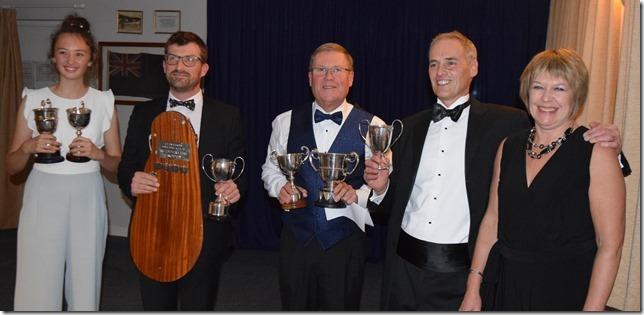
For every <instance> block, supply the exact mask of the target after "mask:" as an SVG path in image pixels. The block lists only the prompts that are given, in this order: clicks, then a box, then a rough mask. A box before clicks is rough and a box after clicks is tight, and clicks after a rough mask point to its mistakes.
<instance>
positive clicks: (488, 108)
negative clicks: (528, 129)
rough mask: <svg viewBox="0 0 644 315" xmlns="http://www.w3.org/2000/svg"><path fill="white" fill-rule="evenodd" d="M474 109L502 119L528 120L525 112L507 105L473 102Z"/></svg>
mask: <svg viewBox="0 0 644 315" xmlns="http://www.w3.org/2000/svg"><path fill="white" fill-rule="evenodd" d="M472 108H475V110H478V111H482V112H485V113H487V114H491V115H496V116H501V117H517V118H527V114H526V112H525V111H524V110H520V109H518V108H516V107H512V106H507V105H499V104H492V103H482V102H479V101H476V100H473V101H472Z"/></svg>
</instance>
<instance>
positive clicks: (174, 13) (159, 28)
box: [154, 10, 181, 34]
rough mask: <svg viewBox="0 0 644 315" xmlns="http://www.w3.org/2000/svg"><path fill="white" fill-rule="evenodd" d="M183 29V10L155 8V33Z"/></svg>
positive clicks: (167, 32)
mask: <svg viewBox="0 0 644 315" xmlns="http://www.w3.org/2000/svg"><path fill="white" fill-rule="evenodd" d="M180 30H181V11H179V10H154V33H156V34H172V33H174V32H177V31H180Z"/></svg>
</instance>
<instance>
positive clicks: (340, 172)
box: [309, 149, 360, 208]
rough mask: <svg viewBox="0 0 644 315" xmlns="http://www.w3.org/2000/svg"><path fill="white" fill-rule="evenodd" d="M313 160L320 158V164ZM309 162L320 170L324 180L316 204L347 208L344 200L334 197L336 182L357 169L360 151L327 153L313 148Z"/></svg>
mask: <svg viewBox="0 0 644 315" xmlns="http://www.w3.org/2000/svg"><path fill="white" fill-rule="evenodd" d="M313 160H318V161H319V164H320V166H319V167H315V165H314V163H313ZM309 163H311V167H313V169H314V170H315V171H316V172H318V174H319V175H320V177H321V178H322V181H324V187H322V189H320V194H319V196H318V200H316V201H315V205H316V206H318V207H323V208H345V207H346V206H347V205H346V203H345V202H344V201H342V200H339V201H335V200H334V199H333V196H334V195H333V188H334V187H335V182H337V181H340V182H341V181H344V179H345V178H347V176H349V175H351V174H352V173H353V172H354V171H355V170H356V168H357V167H358V164H359V163H360V156H359V155H358V153H356V152H351V153H348V154H346V153H326V152H318V150H317V149H313V150H312V151H311V155H310V158H309ZM351 164H354V165H353V168H352V169H351V171H349V166H350V165H351Z"/></svg>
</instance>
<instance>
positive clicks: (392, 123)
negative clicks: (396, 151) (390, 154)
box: [388, 119, 403, 148]
mask: <svg viewBox="0 0 644 315" xmlns="http://www.w3.org/2000/svg"><path fill="white" fill-rule="evenodd" d="M396 122H398V124H400V132H399V133H398V137H396V138H395V139H394V141H391V143H390V144H389V147H388V148H391V147H392V146H393V145H394V143H396V141H398V139H400V136H402V133H403V123H402V121H401V120H400V119H394V121H393V122H391V127H392V128H393V127H394V125H395V124H396ZM394 130H395V128H394ZM391 133H393V130H392V132H391Z"/></svg>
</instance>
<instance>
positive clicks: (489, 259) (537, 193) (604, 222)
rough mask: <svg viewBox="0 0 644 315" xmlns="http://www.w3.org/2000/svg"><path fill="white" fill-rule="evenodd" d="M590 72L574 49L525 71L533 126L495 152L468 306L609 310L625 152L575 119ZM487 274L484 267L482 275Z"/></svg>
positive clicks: (551, 53)
mask: <svg viewBox="0 0 644 315" xmlns="http://www.w3.org/2000/svg"><path fill="white" fill-rule="evenodd" d="M587 93H588V71H587V69H586V67H585V65H584V63H583V61H582V59H581V58H580V57H579V55H577V53H575V52H574V51H573V50H570V49H555V50H547V51H544V52H541V53H539V54H537V55H536V56H535V57H534V58H533V59H532V61H530V63H529V64H528V66H526V68H525V70H524V71H523V74H522V75H521V90H520V94H521V98H522V100H523V102H524V103H525V104H527V107H528V112H529V114H530V115H531V116H532V117H533V118H534V121H535V126H534V128H532V129H531V130H526V131H523V132H520V133H517V134H514V135H511V136H509V137H508V138H506V139H505V140H504V141H503V142H502V143H501V145H500V146H499V149H498V151H497V157H496V160H495V166H494V178H493V180H492V185H491V189H490V201H489V205H488V209H487V212H486V214H485V216H484V218H483V221H482V223H481V227H480V230H479V236H478V239H477V242H476V249H475V252H474V257H473V260H472V269H471V272H470V275H469V278H468V282H467V291H466V293H465V298H464V300H463V303H462V305H461V310H480V309H481V308H483V309H484V310H559V311H562V310H603V309H604V307H605V305H606V301H607V300H608V297H609V295H610V293H611V290H612V288H613V283H614V281H615V277H616V275H617V270H618V267H619V261H620V257H621V248H622V242H623V239H624V204H625V187H624V179H623V176H622V173H621V171H620V165H619V162H618V159H616V156H617V152H618V151H615V150H614V149H612V148H606V147H602V146H600V145H593V144H591V143H588V142H586V141H584V139H583V136H582V134H583V132H584V131H586V130H587V129H586V128H585V127H583V126H579V125H577V124H576V123H575V119H576V118H577V117H578V116H579V114H581V112H582V110H583V105H584V102H585V100H586V95H587ZM483 270H485V271H484V272H483Z"/></svg>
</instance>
